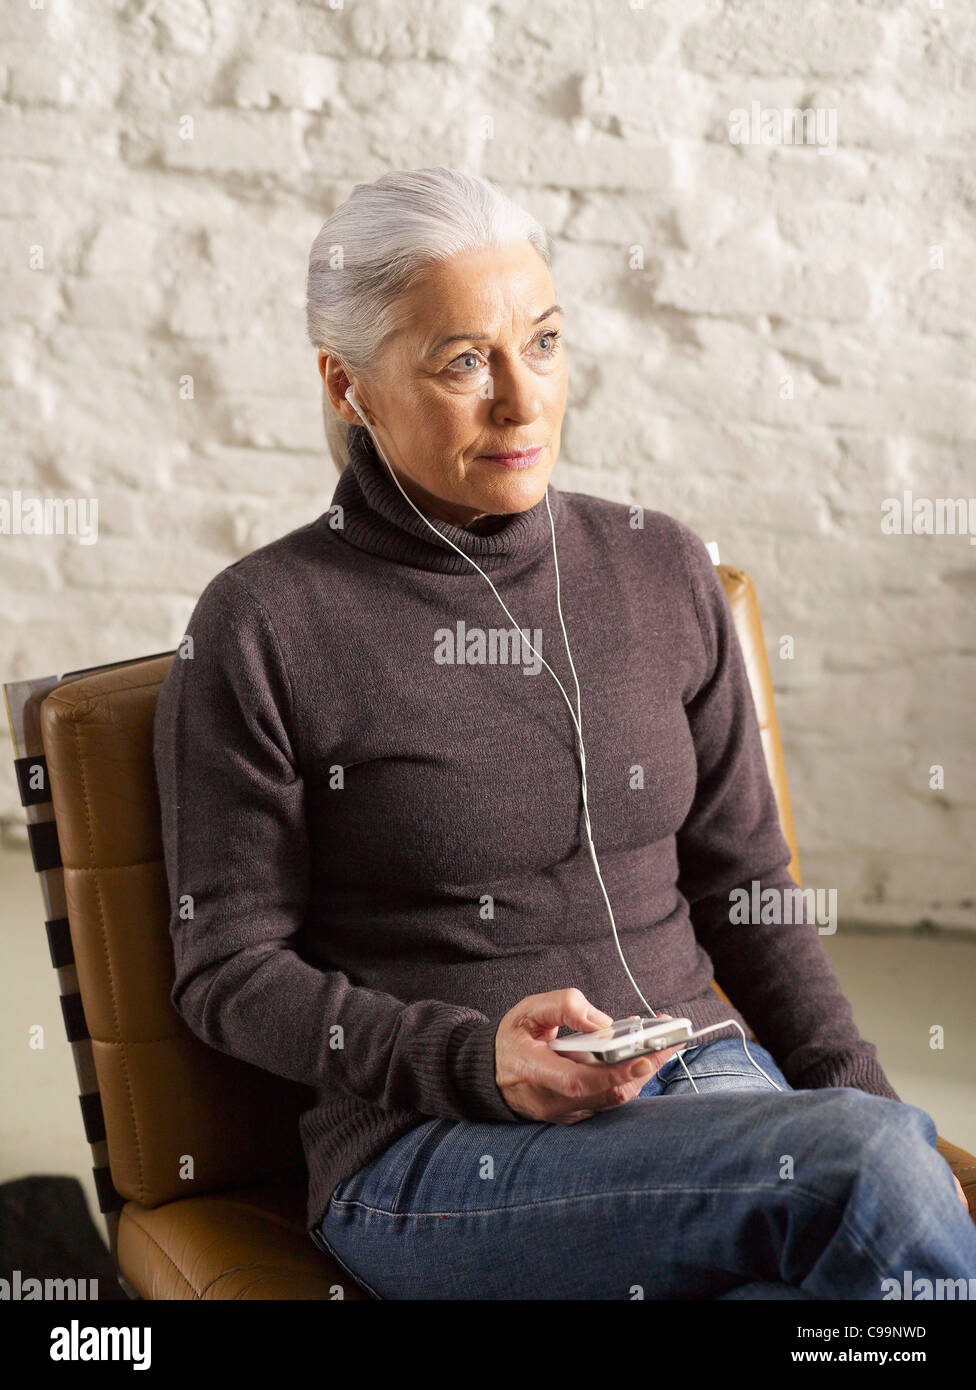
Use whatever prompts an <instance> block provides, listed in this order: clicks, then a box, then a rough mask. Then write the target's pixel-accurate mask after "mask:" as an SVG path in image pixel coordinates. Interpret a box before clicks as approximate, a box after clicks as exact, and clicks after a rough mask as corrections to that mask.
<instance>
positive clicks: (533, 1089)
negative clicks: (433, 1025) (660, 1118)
mask: <svg viewBox="0 0 976 1390" xmlns="http://www.w3.org/2000/svg"><path fill="white" fill-rule="evenodd" d="M670 1017H671V1015H670V1014H658V1018H670ZM612 1022H613V1019H612V1018H611V1017H610V1016H609V1014H605V1013H602V1012H601V1011H600V1010H599V1009H596V1008H594V1007H593V1005H592V1004H591V1003H590V1002H589V1000H588V999H587V998H586V996H585V995H584V994H583V993H582V991H581V990H578V989H554V990H550V991H549V993H548V994H530V995H529V996H528V997H527V998H525V999H522V1000H520V1001H519V1003H518V1004H516V1005H515V1007H514V1008H513V1009H509V1011H508V1013H507V1014H506V1015H505V1017H504V1018H503V1019H502V1021H501V1023H499V1025H498V1030H497V1032H496V1033H495V1082H496V1084H497V1086H498V1089H499V1090H500V1091H501V1093H502V1096H503V1098H504V1100H505V1103H506V1104H507V1106H508V1108H509V1110H511V1111H513V1112H514V1113H515V1114H516V1115H521V1116H522V1117H524V1118H525V1119H527V1120H544V1121H546V1122H547V1123H548V1124H558V1125H571V1124H575V1123H576V1121H577V1120H585V1119H587V1118H588V1117H589V1116H590V1115H592V1114H594V1112H595V1111H597V1110H613V1109H615V1108H616V1107H617V1106H618V1105H625V1104H626V1103H627V1101H629V1100H633V1098H634V1097H635V1096H636V1095H639V1094H640V1092H641V1090H642V1088H643V1087H644V1086H646V1085H647V1080H648V1077H650V1076H653V1074H654V1073H655V1072H656V1071H659V1070H660V1068H661V1067H663V1066H664V1064H665V1062H667V1061H668V1060H669V1059H670V1058H671V1057H674V1056H675V1055H676V1053H678V1052H680V1051H681V1046H682V1045H679V1046H677V1047H666V1048H663V1049H662V1050H661V1051H660V1052H654V1053H650V1054H649V1055H648V1056H645V1057H637V1058H631V1059H630V1060H629V1061H626V1062H617V1063H615V1064H614V1065H612V1066H611V1065H608V1064H604V1063H601V1064H599V1065H596V1066H594V1065H592V1064H587V1063H583V1062H573V1061H571V1060H570V1059H569V1058H568V1057H567V1056H566V1055H565V1054H560V1053H558V1052H553V1050H552V1048H551V1047H549V1043H550V1042H551V1041H552V1040H553V1038H555V1037H556V1034H557V1033H558V1031H559V1028H560V1026H561V1025H564V1024H565V1025H566V1027H568V1028H572V1029H573V1031H574V1032H576V1033H590V1032H594V1031H595V1030H596V1029H598V1028H607V1027H609V1025H610V1024H611V1023H612Z"/></svg>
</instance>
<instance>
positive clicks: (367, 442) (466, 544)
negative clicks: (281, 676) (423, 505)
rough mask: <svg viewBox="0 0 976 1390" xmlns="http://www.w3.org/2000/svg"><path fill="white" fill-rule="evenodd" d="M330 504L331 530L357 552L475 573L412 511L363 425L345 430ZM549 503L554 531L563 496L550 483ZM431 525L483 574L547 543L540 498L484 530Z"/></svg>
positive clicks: (434, 519)
mask: <svg viewBox="0 0 976 1390" xmlns="http://www.w3.org/2000/svg"><path fill="white" fill-rule="evenodd" d="M332 506H333V507H342V525H341V527H339V528H337V530H336V533H335V534H337V535H340V536H342V537H343V539H345V540H346V541H348V542H349V543H350V544H351V545H355V546H357V547H358V548H359V549H360V550H368V551H371V552H372V553H373V554H375V555H382V556H384V557H385V558H386V559H388V560H394V561H397V562H399V563H400V564H404V565H412V566H414V567H416V568H418V569H426V570H439V571H440V572H441V573H443V574H460V573H462V572H466V573H473V572H474V571H473V569H472V566H471V565H470V564H469V563H468V561H467V560H465V559H464V558H463V555H459V554H458V553H457V551H456V550H452V549H451V547H450V546H449V545H448V544H447V543H446V541H445V540H441V539H440V538H439V537H438V536H436V535H435V534H434V532H433V531H432V530H431V529H430V526H428V525H427V523H426V522H425V521H423V520H421V518H420V517H419V516H418V515H417V513H416V512H415V511H414V509H413V507H411V505H410V503H409V502H408V501H407V499H406V498H405V497H404V496H403V494H402V493H401V491H400V489H399V488H398V487H397V485H396V483H395V482H394V481H393V479H392V478H391V477H390V475H389V472H388V471H387V468H386V465H385V464H384V463H383V461H382V460H381V459H380V458H379V456H378V455H377V453H376V449H375V446H374V445H373V442H372V440H371V439H370V438H369V436H368V434H367V432H366V430H365V429H363V428H357V429H354V430H352V431H350V440H349V462H348V463H347V464H346V467H345V468H344V469H343V471H342V473H341V475H340V477H339V481H338V483H337V484H336V490H335V492H334V493H333V496H332ZM549 506H550V507H551V508H552V519H553V524H554V526H555V527H556V529H557V531H558V529H559V521H560V516H561V514H562V499H561V496H560V494H559V492H558V491H557V490H556V489H555V488H554V487H553V486H552V483H551V482H550V484H549ZM430 523H431V525H433V526H436V527H437V530H438V531H439V532H440V533H441V536H444V537H446V538H447V540H450V541H453V543H454V544H455V545H456V546H457V547H458V549H459V550H461V551H463V552H464V555H470V556H471V559H472V560H474V561H475V562H476V563H477V564H478V565H479V566H480V567H481V569H483V570H484V571H485V573H486V574H491V573H492V572H493V571H496V570H500V569H504V568H507V567H511V566H512V565H515V564H517V565H519V566H521V565H522V564H523V563H524V562H525V561H527V560H530V559H532V558H534V557H535V556H536V555H538V554H540V553H541V552H542V550H543V549H544V548H545V547H547V546H548V547H550V548H551V546H552V535H551V532H550V528H549V511H548V509H547V508H546V499H545V496H543V497H541V498H540V499H539V501H538V502H537V503H536V504H535V506H534V507H530V508H529V509H528V510H527V511H524V512H512V513H508V514H506V517H505V520H504V522H503V523H502V525H501V526H500V527H499V528H498V529H497V530H496V531H493V532H491V533H489V534H483V533H480V532H478V531H468V530H466V529H465V528H464V527H463V526H453V525H451V524H450V523H449V522H446V521H442V520H441V519H440V518H439V517H433V516H432V517H430Z"/></svg>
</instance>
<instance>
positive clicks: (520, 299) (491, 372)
mask: <svg viewBox="0 0 976 1390" xmlns="http://www.w3.org/2000/svg"><path fill="white" fill-rule="evenodd" d="M406 299H407V308H408V310H409V314H410V316H409V318H408V320H407V327H406V328H404V329H402V330H400V331H399V332H398V333H395V334H393V335H392V336H391V337H390V338H388V339H387V341H386V343H385V344H384V346H383V350H382V353H381V356H380V360H379V362H378V363H377V364H376V366H375V367H374V368H373V369H372V370H371V371H370V372H369V373H368V374H367V375H365V376H364V375H353V376H351V377H349V376H347V375H346V374H345V371H344V369H343V368H342V366H341V364H339V363H338V362H337V361H335V359H333V358H330V357H329V356H328V355H327V354H326V353H325V352H320V354H319V371H320V372H321V374H322V376H323V378H324V379H325V381H326V384H327V386H328V389H329V397H330V400H331V402H332V405H333V408H334V409H335V410H336V411H337V412H338V414H339V415H340V416H341V417H342V419H343V420H345V421H347V422H348V423H349V424H362V421H361V420H360V418H359V416H358V415H357V414H356V412H355V411H354V410H353V408H352V406H351V405H350V404H349V402H348V401H347V400H345V399H344V398H343V397H344V392H345V390H346V387H347V386H349V385H352V386H353V388H354V391H355V396H356V400H357V401H358V402H359V405H360V407H361V409H363V410H364V411H365V413H366V418H367V421H368V422H369V425H370V429H371V431H372V433H373V435H374V436H375V437H376V438H377V439H378V440H379V443H380V447H381V448H382V450H383V453H384V454H385V455H386V457H387V458H388V459H389V461H390V463H391V464H392V465H393V468H394V471H395V472H396V475H397V477H398V479H399V481H400V483H401V485H402V487H403V490H404V491H405V492H406V493H407V495H408V496H409V497H410V498H411V499H412V500H413V501H414V502H415V503H416V505H417V506H418V507H419V508H420V509H421V511H423V512H425V513H427V514H428V515H429V516H432V517H438V518H440V519H441V520H443V521H447V522H450V523H452V524H454V525H456V526H472V525H473V526H474V528H475V529H490V526H491V522H490V518H491V517H493V516H495V515H497V514H499V513H507V512H521V511H525V510H526V509H527V508H528V507H532V506H534V505H535V504H536V503H537V502H538V501H540V499H541V498H542V497H543V495H544V493H545V490H546V484H547V483H548V481H549V475H550V473H551V472H552V470H553V466H554V464H555V462H556V458H557V457H558V454H559V438H560V431H561V428H562V419H563V411H564V409H565V406H566V389H567V370H566V361H565V358H564V356H563V348H562V345H561V343H560V341H559V334H560V330H561V327H562V314H561V311H560V310H559V308H558V306H557V305H556V294H555V287H554V285H553V281H552V276H551V275H550V273H549V270H548V268H547V267H546V265H545V262H544V261H543V260H542V257H541V256H540V255H539V253H538V252H537V251H536V250H535V248H534V247H533V246H532V245H531V243H530V242H528V241H524V242H513V243H512V244H510V245H508V246H502V247H486V248H484V249H482V250H479V251H474V252H465V253H464V254H463V255H457V256H453V257H451V258H450V259H449V260H446V261H440V262H438V263H436V264H435V265H432V266H431V267H430V268H429V270H428V271H427V273H426V274H425V275H424V277H423V278H422V280H421V281H420V282H419V283H418V284H417V285H416V286H415V287H414V288H413V290H412V291H410V293H409V294H408V295H407V297H406ZM524 450H537V451H538V452H537V453H535V455H534V458H529V459H522V460H515V461H513V460H512V459H507V460H504V461H502V460H499V459H495V458H491V457H490V455H505V454H511V453H513V452H518V451H524ZM513 462H520V463H521V464H522V465H523V466H520V467H513V466H511V465H512V463H513ZM483 519H484V520H483ZM484 522H487V525H485V524H484Z"/></svg>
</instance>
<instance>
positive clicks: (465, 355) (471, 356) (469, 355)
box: [451, 352, 478, 375]
mask: <svg viewBox="0 0 976 1390" xmlns="http://www.w3.org/2000/svg"><path fill="white" fill-rule="evenodd" d="M469 360H470V361H473V362H477V361H478V354H477V353H476V352H462V353H461V356H460V357H455V359H454V361H453V362H452V363H451V366H452V367H455V366H457V364H458V363H459V362H467V361H469ZM462 375H464V373H462Z"/></svg>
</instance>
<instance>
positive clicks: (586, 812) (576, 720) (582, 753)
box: [346, 387, 782, 1094]
mask: <svg viewBox="0 0 976 1390" xmlns="http://www.w3.org/2000/svg"><path fill="white" fill-rule="evenodd" d="M346 400H348V401H349V404H350V405H351V406H352V408H353V410H355V412H356V414H357V415H358V416H359V418H360V419H361V420H362V422H363V425H364V426H365V428H366V431H367V433H368V434H369V437H370V438H371V439H372V441H373V443H374V444H375V445H376V449H377V452H378V453H379V455H380V458H381V459H382V460H383V462H384V463H385V464H386V467H387V469H388V471H389V474H390V477H391V478H392V479H393V481H394V483H396V485H397V487H398V488H399V489H400V491H401V493H403V496H404V498H405V499H406V500H407V502H409V503H410V506H411V507H413V509H414V511H415V512H416V513H417V515H418V516H419V517H420V519H421V521H423V522H425V523H426V524H427V525H428V526H429V527H430V529H431V530H432V531H433V532H434V534H435V535H438V536H440V538H441V540H442V541H446V542H447V544H448V545H449V546H450V547H451V549H452V550H456V551H457V553H458V554H459V555H460V556H462V558H463V559H465V560H467V561H468V563H469V564H470V565H473V566H474V568H475V569H476V570H477V571H478V573H479V574H480V575H481V577H482V579H484V580H485V582H486V583H487V585H488V586H489V588H490V589H491V591H492V593H493V594H494V595H495V597H496V598H497V599H498V602H499V603H500V604H501V606H502V608H504V609H505V612H506V613H507V614H508V617H509V618H510V619H511V621H512V623H513V624H514V625H515V627H516V629H517V630H518V631H519V632H521V633H522V640H523V641H524V642H525V644H526V646H527V647H528V648H529V650H530V651H532V652H533V653H534V654H535V655H536V656H537V657H538V658H539V660H540V661H541V662H542V664H543V666H544V667H545V668H546V670H547V671H548V672H549V674H550V676H552V678H553V680H554V681H555V682H556V684H557V685H558V686H559V689H560V691H562V696H563V699H564V700H565V701H566V706H567V708H568V710H569V717H570V719H572V721H573V727H574V728H575V730H576V736H577V741H578V744H579V758H580V784H581V788H582V793H583V817H584V819H585V821H586V838H587V841H588V843H589V848H590V858H591V859H592V861H593V867H594V869H595V870H596V876H597V879H598V881H599V884H600V889H601V891H602V893H603V900H604V902H605V903H606V905H607V912H608V913H609V915H610V926H611V928H612V930H613V939H614V944H615V945H616V947H617V954H618V955H619V956H620V961H621V964H622V965H623V967H624V970H626V972H627V978H628V980H630V983H631V984H632V985H633V986H634V989H635V990H636V991H637V995H638V997H639V998H640V1001H641V1003H642V1004H643V1005H644V1007H645V1008H646V1009H647V1010H648V1011H649V1013H650V1014H651V1017H652V1018H657V1011H656V1010H655V1009H653V1008H651V1005H650V1004H648V1002H647V1000H646V999H645V998H644V996H643V994H642V993H641V991H640V987H639V986H638V984H637V981H636V980H635V979H634V977H633V975H632V974H631V973H630V967H629V966H628V964H627V962H626V960H625V959H624V953H623V951H622V950H621V949H620V938H619V937H618V936H617V924H616V922H615V921H614V916H613V908H612V907H611V906H610V899H609V897H608V896H607V890H606V885H605V884H604V882H603V875H602V874H601V872H600V865H599V862H598V861H597V857H596V846H595V845H594V843H593V832H592V828H591V825H590V808H589V804H588V801H587V795H586V749H585V747H584V745H583V731H582V728H581V724H582V720H583V701H582V697H581V695H580V685H579V678H578V677H577V675H576V666H575V664H574V662H573V656H572V653H571V651H570V650H569V638H568V636H567V635H566V624H565V622H564V621H563V608H562V603H561V602H560V589H559V556H558V554H557V553H556V527H555V523H554V521H553V519H552V508H551V507H550V505H549V485H548V483H547V484H546V492H545V498H546V511H547V512H548V513H549V530H550V533H551V535H552V558H553V562H554V565H555V569H556V607H557V608H558V610H559V624H560V626H561V628H562V631H563V642H564V643H565V646H566V655H567V656H568V657H569V666H570V670H571V671H572V673H573V680H574V682H575V684H576V707H577V710H578V712H579V714H578V717H577V715H576V714H574V713H573V706H572V704H571V703H570V700H569V696H568V695H567V694H566V691H565V688H564V686H563V683H562V681H561V680H560V679H559V677H558V676H557V675H556V673H555V671H554V670H553V669H552V667H551V666H550V665H549V663H548V661H546V659H545V658H544V657H543V655H542V653H541V652H538V651H536V649H535V647H533V645H532V643H531V642H530V641H529V639H528V637H527V636H526V635H525V629H524V628H521V627H520V626H519V624H518V623H517V622H515V619H514V617H513V616H512V614H511V612H510V611H509V609H508V606H507V604H506V603H505V601H504V599H503V598H502V596H501V594H500V593H499V592H498V590H497V589H496V588H495V586H494V584H492V582H491V580H490V579H489V578H488V576H487V574H485V572H484V570H483V569H482V568H481V566H480V565H479V564H477V563H476V562H475V561H474V560H472V559H471V556H470V555H465V553H464V551H463V550H461V549H460V547H459V546H456V545H455V544H454V542H453V541H452V540H451V539H450V538H449V537H447V536H445V535H444V532H443V531H441V530H440V529H439V528H438V527H437V526H435V525H434V524H433V522H431V521H430V520H429V519H428V518H427V517H426V516H424V514H423V512H422V511H421V510H420V508H419V507H418V506H416V504H415V503H414V502H413V501H412V499H411V498H409V497H407V494H406V492H404V490H403V487H402V485H401V483H400V480H399V478H398V477H397V476H396V473H395V472H394V470H393V468H392V466H391V465H390V461H389V459H388V458H387V457H386V455H385V454H384V452H383V450H382V449H381V448H380V445H379V441H378V440H377V439H376V437H375V436H374V434H373V432H372V430H370V428H369V425H368V423H367V421H366V417H365V415H364V414H363V412H362V411H361V410H360V408H359V404H358V402H357V401H356V400H355V398H354V396H353V391H352V387H349V389H348V390H347V391H346ZM727 1024H728V1025H731V1026H732V1027H733V1028H737V1029H738V1030H739V1032H740V1033H741V1034H742V1046H743V1048H745V1053H746V1056H747V1057H748V1058H749V1061H750V1062H751V1063H752V1065H753V1066H754V1067H755V1068H756V1070H757V1071H758V1072H760V1073H761V1074H762V1076H764V1077H765V1079H766V1080H767V1081H768V1082H769V1084H770V1085H771V1086H772V1087H774V1088H775V1089H776V1090H777V1091H780V1090H782V1087H781V1086H778V1085H777V1083H776V1082H775V1081H774V1080H773V1079H772V1077H771V1076H768V1075H767V1074H766V1072H764V1071H763V1069H762V1067H761V1066H760V1065H759V1063H758V1062H757V1061H756V1059H755V1058H754V1057H753V1055H752V1053H751V1052H750V1051H749V1047H748V1044H747V1043H746V1035H745V1032H744V1030H743V1028H742V1025H741V1024H740V1023H739V1022H738V1020H736V1019H734V1018H727V1019H724V1020H723V1021H722V1022H721V1023H713V1024H711V1025H710V1026H709V1027H708V1028H699V1029H697V1030H696V1032H695V1036H696V1037H701V1036H702V1035H703V1034H705V1033H714V1032H715V1030H716V1029H717V1028H724V1027H725V1026H726V1025H727ZM676 1055H677V1057H678V1060H679V1061H680V1063H681V1065H682V1066H683V1067H684V1070H685V1075H686V1076H687V1078H688V1080H689V1081H690V1082H691V1085H692V1088H693V1090H695V1091H696V1092H698V1087H697V1086H696V1085H695V1078H694V1077H693V1076H692V1074H691V1072H690V1071H689V1070H688V1067H687V1066H686V1064H685V1059H684V1057H683V1056H682V1055H681V1053H680V1052H679V1053H677V1054H676ZM698 1093H699V1094H700V1092H698Z"/></svg>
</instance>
